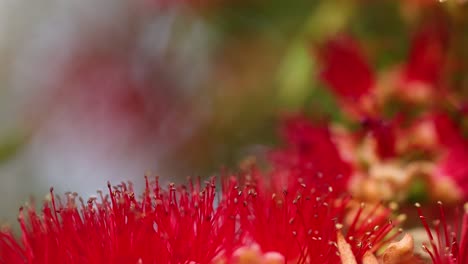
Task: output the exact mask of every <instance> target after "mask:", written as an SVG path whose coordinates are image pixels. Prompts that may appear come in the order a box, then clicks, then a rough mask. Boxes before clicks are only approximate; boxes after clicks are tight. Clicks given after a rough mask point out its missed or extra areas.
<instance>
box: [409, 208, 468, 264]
mask: <svg viewBox="0 0 468 264" xmlns="http://www.w3.org/2000/svg"><path fill="white" fill-rule="evenodd" d="M416 207H417V210H418V214H419V218H420V219H421V222H422V224H423V226H424V228H425V229H426V233H427V235H428V238H429V241H428V242H429V243H428V244H427V243H425V244H423V246H422V247H423V249H424V251H426V252H427V254H428V255H429V257H430V259H431V260H432V263H434V264H465V263H467V262H468V251H467V248H468V204H465V212H464V214H463V217H460V215H459V211H458V210H457V215H456V218H455V221H454V223H453V224H452V225H449V224H448V223H447V219H446V216H445V210H444V208H443V205H442V203H441V202H438V207H439V213H440V219H439V220H436V221H434V222H433V229H432V230H431V228H430V226H429V224H428V222H427V220H426V217H425V216H424V214H423V212H422V210H421V205H420V204H418V203H417V204H416ZM459 219H461V221H462V222H460V221H459Z"/></svg>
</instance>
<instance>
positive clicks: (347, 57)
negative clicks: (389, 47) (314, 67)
mask: <svg viewBox="0 0 468 264" xmlns="http://www.w3.org/2000/svg"><path fill="white" fill-rule="evenodd" d="M318 58H319V60H320V61H321V63H322V67H323V68H322V71H321V72H320V78H321V79H322V81H323V82H325V83H326V84H327V85H328V86H329V87H330V89H332V91H333V92H334V93H335V94H336V95H337V96H338V97H340V99H342V100H344V101H346V102H348V103H353V104H357V103H358V101H359V100H361V99H362V98H363V97H364V96H367V95H369V94H370V93H371V91H372V89H373V87H374V85H375V76H374V75H375V74H374V71H373V69H372V68H371V66H370V65H369V62H368V60H367V58H366V56H365V55H364V53H363V52H362V49H361V47H360V45H359V43H358V42H357V41H356V40H354V39H353V38H351V37H350V36H346V35H338V36H336V37H333V38H331V39H329V40H328V41H327V42H325V44H323V46H322V47H321V48H319V50H318Z"/></svg>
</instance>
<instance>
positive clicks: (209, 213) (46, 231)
mask: <svg viewBox="0 0 468 264" xmlns="http://www.w3.org/2000/svg"><path fill="white" fill-rule="evenodd" d="M109 192H110V195H106V196H105V197H104V196H103V195H102V194H101V197H100V199H94V198H92V199H90V200H88V202H87V204H85V203H83V201H81V203H77V201H76V195H75V194H68V195H67V201H65V204H63V203H62V201H60V200H56V198H54V195H53V192H52V190H51V201H49V202H46V203H45V204H44V207H43V209H42V213H41V214H37V213H36V211H35V209H34V208H33V207H31V208H27V209H25V210H21V212H20V217H19V222H20V225H21V230H22V236H21V242H17V241H15V240H14V238H13V235H12V234H11V232H8V231H4V232H0V262H2V263H11V264H15V263H189V262H190V261H193V263H209V262H210V261H212V260H213V259H214V258H215V257H216V256H217V255H218V254H220V253H222V252H224V253H225V254H229V252H232V250H233V249H234V247H235V245H236V243H237V242H238V239H237V235H236V233H235V220H234V219H235V217H234V215H230V213H231V212H229V211H227V210H229V207H227V206H219V207H218V208H217V209H214V207H213V204H214V202H215V186H214V183H213V181H211V182H209V183H207V185H206V186H205V187H204V188H201V187H200V184H195V185H193V184H190V187H189V188H186V187H181V188H175V186H174V185H170V187H169V190H168V191H165V190H163V189H161V188H160V186H159V183H158V182H157V181H156V183H155V184H154V185H151V186H150V184H149V183H148V181H147V184H146V189H145V192H144V193H143V196H142V197H141V199H138V198H136V197H135V194H134V192H133V190H132V186H131V185H130V186H127V185H125V184H122V185H119V186H117V187H114V189H111V186H110V185H109ZM223 202H228V201H227V200H226V201H223ZM231 246H232V248H231Z"/></svg>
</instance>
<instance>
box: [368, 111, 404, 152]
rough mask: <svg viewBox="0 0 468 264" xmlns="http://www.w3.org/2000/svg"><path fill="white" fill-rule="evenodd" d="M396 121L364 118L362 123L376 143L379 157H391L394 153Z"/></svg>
mask: <svg viewBox="0 0 468 264" xmlns="http://www.w3.org/2000/svg"><path fill="white" fill-rule="evenodd" d="M396 123H397V122H396V121H393V122H392V121H386V120H383V119H375V118H365V119H364V120H363V121H362V125H363V127H364V129H365V130H366V131H368V132H369V133H370V134H371V136H372V137H373V138H374V140H375V141H376V144H377V146H376V147H377V149H376V151H377V154H378V156H379V157H380V158H381V159H387V158H392V157H394V156H395V155H396V140H397V138H396V131H395V130H396V128H395V126H396Z"/></svg>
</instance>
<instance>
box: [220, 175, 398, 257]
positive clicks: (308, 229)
mask: <svg viewBox="0 0 468 264" xmlns="http://www.w3.org/2000/svg"><path fill="white" fill-rule="evenodd" d="M289 176H290V175H285V173H284V171H274V172H272V174H271V175H270V176H269V179H271V180H272V181H271V182H270V181H264V180H263V177H262V176H261V175H259V173H258V172H257V171H255V170H254V171H252V172H251V173H249V174H248V175H247V177H245V180H246V182H245V183H244V187H243V188H234V189H232V190H231V191H232V192H234V193H235V194H237V195H238V198H237V200H236V202H237V204H238V205H239V209H238V210H239V219H240V229H241V230H242V231H243V232H245V236H246V238H247V240H251V241H254V242H255V243H256V244H258V245H259V247H260V248H261V249H262V250H263V251H266V252H277V253H279V254H281V256H283V257H284V263H299V264H301V263H351V262H343V261H344V259H343V258H342V257H344V256H342V255H341V254H343V252H342V249H340V243H345V244H346V245H348V247H349V249H350V252H352V256H351V257H352V259H355V261H357V262H358V263H361V262H362V260H363V258H364V255H366V254H374V253H376V252H377V250H379V249H381V248H383V246H385V245H386V244H388V243H389V242H390V241H392V240H393V238H394V237H395V234H396V233H395V232H394V225H395V224H397V222H398V221H396V222H395V223H392V222H391V221H389V219H390V218H391V215H390V214H391V211H390V210H389V209H387V208H384V207H382V206H381V205H380V204H378V205H376V206H375V207H373V208H371V209H370V210H367V211H365V212H364V211H363V209H364V205H361V206H360V207H359V209H358V210H357V211H356V212H355V213H353V214H352V217H351V221H350V222H349V223H348V222H347V221H346V220H345V217H346V216H347V215H348V214H349V212H350V210H349V207H350V206H351V201H352V200H351V198H350V196H349V195H346V194H343V193H341V192H337V191H336V190H334V188H333V187H332V186H330V185H328V184H326V183H323V182H322V181H321V180H322V179H323V178H317V179H315V180H314V181H312V182H311V183H310V184H306V183H305V182H304V180H303V179H302V178H296V179H295V180H292V179H291V177H289ZM278 182H280V183H283V184H282V185H281V184H277V183H278ZM229 196H233V195H229ZM341 232H343V233H344V234H345V236H344V237H343V238H344V240H345V241H342V242H340V241H339V236H340V235H341ZM397 233H398V232H397ZM392 234H393V235H392Z"/></svg>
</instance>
